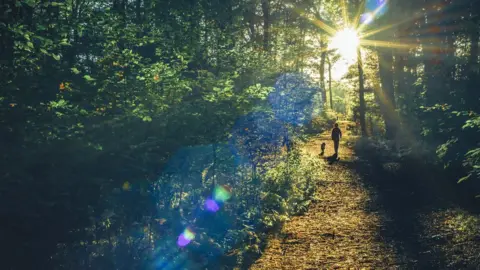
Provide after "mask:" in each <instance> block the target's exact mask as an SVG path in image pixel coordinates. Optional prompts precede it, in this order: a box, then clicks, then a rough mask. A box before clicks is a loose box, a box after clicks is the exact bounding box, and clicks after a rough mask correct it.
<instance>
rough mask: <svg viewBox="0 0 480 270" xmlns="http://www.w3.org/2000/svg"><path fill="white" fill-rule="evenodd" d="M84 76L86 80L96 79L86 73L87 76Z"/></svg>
mask: <svg viewBox="0 0 480 270" xmlns="http://www.w3.org/2000/svg"><path fill="white" fill-rule="evenodd" d="M83 78H84V79H85V80H87V81H89V82H91V81H95V79H94V78H92V77H91V76H90V75H85V76H83Z"/></svg>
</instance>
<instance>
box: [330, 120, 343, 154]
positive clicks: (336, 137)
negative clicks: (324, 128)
mask: <svg viewBox="0 0 480 270" xmlns="http://www.w3.org/2000/svg"><path fill="white" fill-rule="evenodd" d="M340 138H342V131H341V130H340V128H338V124H335V127H334V128H333V129H332V140H333V147H334V148H335V156H338V145H339V144H340Z"/></svg>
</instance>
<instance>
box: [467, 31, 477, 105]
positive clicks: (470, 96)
mask: <svg viewBox="0 0 480 270" xmlns="http://www.w3.org/2000/svg"><path fill="white" fill-rule="evenodd" d="M469 35H470V56H469V60H468V68H467V72H468V77H469V81H468V84H467V91H466V94H467V96H466V100H467V107H468V109H470V110H477V109H479V108H480V105H479V103H480V100H479V99H480V94H479V90H478V82H479V79H478V71H477V65H478V51H479V48H478V42H479V33H478V27H472V29H471V30H470V32H469Z"/></svg>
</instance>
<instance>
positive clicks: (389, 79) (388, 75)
mask: <svg viewBox="0 0 480 270" xmlns="http://www.w3.org/2000/svg"><path fill="white" fill-rule="evenodd" d="M379 73H380V81H381V82H382V93H381V94H380V98H379V102H380V104H379V105H380V109H381V111H382V115H383V119H384V121H385V132H386V135H387V138H388V139H393V138H394V137H395V134H396V129H397V123H396V117H395V113H396V110H395V90H394V85H393V53H392V50H383V49H382V50H381V51H380V53H379Z"/></svg>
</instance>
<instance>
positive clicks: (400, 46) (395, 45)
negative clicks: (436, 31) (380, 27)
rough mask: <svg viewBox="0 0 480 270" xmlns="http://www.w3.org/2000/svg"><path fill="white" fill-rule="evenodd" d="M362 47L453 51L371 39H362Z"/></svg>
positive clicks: (416, 44) (417, 44) (438, 47)
mask: <svg viewBox="0 0 480 270" xmlns="http://www.w3.org/2000/svg"><path fill="white" fill-rule="evenodd" d="M360 45H362V46H367V47H382V48H392V49H417V48H419V47H421V48H422V50H423V51H434V52H435V51H442V52H448V51H452V50H447V49H446V48H444V47H440V46H426V45H422V46H421V45H420V44H419V43H407V42H402V43H399V42H391V41H384V40H371V39H361V40H360Z"/></svg>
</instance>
